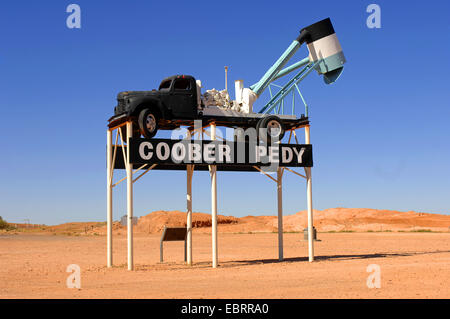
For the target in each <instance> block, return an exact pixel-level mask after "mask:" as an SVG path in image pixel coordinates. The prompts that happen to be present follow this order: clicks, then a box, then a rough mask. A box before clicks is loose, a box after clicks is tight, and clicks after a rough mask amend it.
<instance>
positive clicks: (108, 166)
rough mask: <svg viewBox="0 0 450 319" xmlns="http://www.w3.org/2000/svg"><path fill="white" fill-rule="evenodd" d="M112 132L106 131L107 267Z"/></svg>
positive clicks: (110, 254)
mask: <svg viewBox="0 0 450 319" xmlns="http://www.w3.org/2000/svg"><path fill="white" fill-rule="evenodd" d="M113 169H114V168H113V167H112V132H111V130H110V129H108V130H107V132H106V179H107V181H106V214H107V215H106V224H107V226H106V228H107V240H106V246H107V248H106V255H107V261H106V264H107V267H108V268H110V267H112V264H113V261H112V260H113V258H112V180H111V176H112V170H113Z"/></svg>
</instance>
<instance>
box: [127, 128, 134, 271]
mask: <svg viewBox="0 0 450 319" xmlns="http://www.w3.org/2000/svg"><path fill="white" fill-rule="evenodd" d="M132 136H133V123H132V122H127V160H126V168H127V213H128V216H127V235H128V236H127V237H128V270H133V268H134V263H133V165H132V164H130V138H131V137H132Z"/></svg>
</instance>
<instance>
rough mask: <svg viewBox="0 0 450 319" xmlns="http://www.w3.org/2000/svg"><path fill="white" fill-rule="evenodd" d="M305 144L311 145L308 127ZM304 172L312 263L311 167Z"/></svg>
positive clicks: (307, 127)
mask: <svg viewBox="0 0 450 319" xmlns="http://www.w3.org/2000/svg"><path fill="white" fill-rule="evenodd" d="M305 143H306V144H311V140H310V132H309V126H306V127H305ZM305 172H306V196H307V202H308V254H309V261H310V262H312V261H314V237H313V235H314V233H313V231H314V230H313V226H314V224H313V208H312V175H311V167H305Z"/></svg>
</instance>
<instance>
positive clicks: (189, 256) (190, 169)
mask: <svg viewBox="0 0 450 319" xmlns="http://www.w3.org/2000/svg"><path fill="white" fill-rule="evenodd" d="M186 173H187V194H186V195H187V196H186V199H187V222H186V228H187V237H186V242H187V249H186V250H187V252H186V253H187V264H188V265H189V266H192V175H193V173H194V166H193V165H187V166H186Z"/></svg>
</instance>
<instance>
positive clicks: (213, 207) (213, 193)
mask: <svg viewBox="0 0 450 319" xmlns="http://www.w3.org/2000/svg"><path fill="white" fill-rule="evenodd" d="M215 139H216V124H215V123H212V124H211V140H215ZM209 167H210V174H211V219H212V222H211V223H212V225H211V229H212V230H211V236H212V266H213V268H217V263H218V255H217V179H216V170H217V167H216V165H210V166H209Z"/></svg>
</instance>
